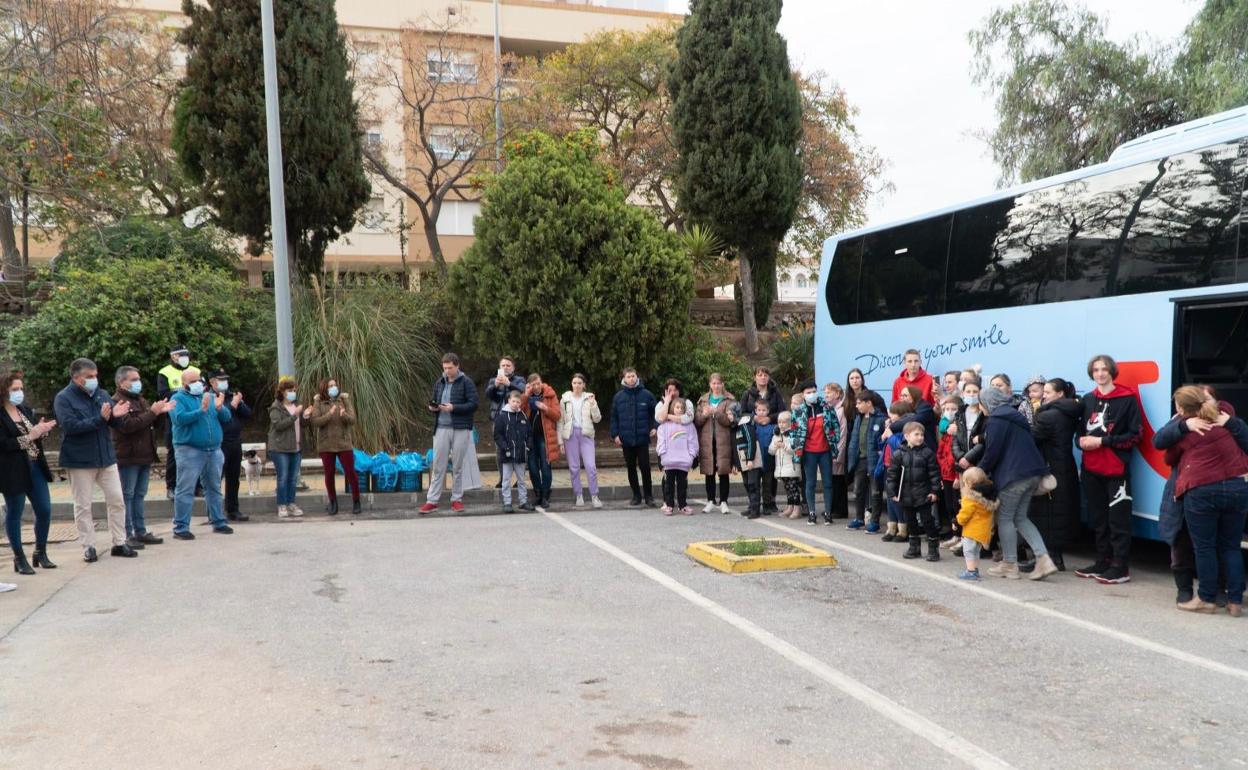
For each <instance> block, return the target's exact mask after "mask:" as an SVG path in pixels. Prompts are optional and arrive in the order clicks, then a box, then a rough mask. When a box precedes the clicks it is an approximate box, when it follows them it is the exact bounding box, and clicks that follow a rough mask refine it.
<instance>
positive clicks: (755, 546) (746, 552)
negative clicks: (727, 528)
mask: <svg viewBox="0 0 1248 770" xmlns="http://www.w3.org/2000/svg"><path fill="white" fill-rule="evenodd" d="M732 552H733V553H735V554H736V555H737V556H762V555H763V554H765V553H767V540H766V539H765V538H761V537H760V538H758V539H757V540H746V539H745V538H744V537H743V536H740V535H738V536H737V539H736V540H735V541H733V544H732Z"/></svg>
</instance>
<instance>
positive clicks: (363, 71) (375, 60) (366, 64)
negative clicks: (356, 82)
mask: <svg viewBox="0 0 1248 770" xmlns="http://www.w3.org/2000/svg"><path fill="white" fill-rule="evenodd" d="M380 70H381V48H380V47H379V46H378V45H377V44H376V43H371V42H367V41H362V40H357V41H355V73H356V75H357V76H359V77H361V78H371V77H376V76H377V75H379V74H380Z"/></svg>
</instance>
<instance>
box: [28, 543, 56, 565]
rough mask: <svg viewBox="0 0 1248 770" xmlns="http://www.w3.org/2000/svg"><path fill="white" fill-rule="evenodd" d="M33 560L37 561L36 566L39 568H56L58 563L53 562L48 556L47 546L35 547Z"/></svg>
mask: <svg viewBox="0 0 1248 770" xmlns="http://www.w3.org/2000/svg"><path fill="white" fill-rule="evenodd" d="M33 560H34V562H35V566H36V567H38V568H39V569H56V565H55V564H53V563H52V560H51V559H49V558H48V551H47V547H46V546H45V547H42V548H35V555H34V557H33Z"/></svg>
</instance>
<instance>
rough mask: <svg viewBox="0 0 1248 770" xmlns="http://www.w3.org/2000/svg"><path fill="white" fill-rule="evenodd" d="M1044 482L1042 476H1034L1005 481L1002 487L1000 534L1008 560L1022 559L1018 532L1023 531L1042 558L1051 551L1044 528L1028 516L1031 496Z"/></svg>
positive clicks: (1004, 554)
mask: <svg viewBox="0 0 1248 770" xmlns="http://www.w3.org/2000/svg"><path fill="white" fill-rule="evenodd" d="M1038 486H1040V477H1039V476H1032V477H1031V478H1027V479H1018V480H1017V481H1011V482H1010V483H1009V484H1006V485H1005V489H1002V490H1001V494H1000V501H1001V505H1000V507H998V508H997V536H998V537H999V538H1000V539H1001V555H1002V557H1003V558H1004V559H1005V561H1006V563H1007V564H1014V563H1015V562H1017V561H1018V536H1019V535H1022V536H1023V539H1024V540H1026V541H1027V545H1029V546H1031V550H1032V553H1034V554H1035V555H1036V558H1037V559H1039V558H1040V557H1041V556H1044V555H1045V554H1047V553H1048V552H1049V551H1048V549H1047V548H1045V546H1044V538H1043V537H1041V536H1040V530H1038V529H1036V525H1035V524H1032V523H1031V519H1029V518H1027V511H1028V510H1029V509H1030V508H1031V498H1032V496H1033V495H1034V494H1035V491H1036V487H1038Z"/></svg>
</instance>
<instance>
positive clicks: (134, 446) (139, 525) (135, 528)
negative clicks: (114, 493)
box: [113, 366, 173, 550]
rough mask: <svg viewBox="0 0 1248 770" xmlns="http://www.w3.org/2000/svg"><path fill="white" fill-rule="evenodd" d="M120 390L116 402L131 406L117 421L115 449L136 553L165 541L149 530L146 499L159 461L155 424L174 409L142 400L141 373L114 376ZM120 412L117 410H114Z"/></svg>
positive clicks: (128, 534) (126, 368)
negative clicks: (154, 467) (153, 429)
mask: <svg viewBox="0 0 1248 770" xmlns="http://www.w3.org/2000/svg"><path fill="white" fill-rule="evenodd" d="M114 379H115V381H116V383H117V390H116V392H114V393H113V403H114V404H116V405H118V406H119V405H121V404H122V403H128V404H129V405H130V408H129V410H128V412H129V413H128V414H126V415H125V416H124V417H120V418H118V419H117V422H118V425H117V427H115V428H113V448H114V449H115V450H116V452H117V472H118V474H119V475H120V476H121V494H122V498H123V499H124V500H125V501H126V544H127V545H129V546H130V547H131V548H134V549H135V550H142V549H144V548H146V547H147V546H149V545H159V544H160V543H162V542H164V541H163V539H162V538H159V537H156V535H154V534H152V533H151V532H148V531H147V523H146V521H145V519H144V518H143V503H144V500H145V499H146V497H147V479H148V475H149V474H150V472H151V470H152V464H153V463H155V462H156V435H155V433H153V431H152V424H153V423H155V422H156V419H157V418H158V417H160V416H161V415H162V414H165V413H166V412H168V411H169V410H170V409H172V408H173V404H172V403H170V402H168V401H157V402H156V403H154V404H149V403H148V402H147V399H145V398H143V396H142V393H143V380H142V379H141V378H140V377H139V370H138V369H135V368H134V367H133V366H123V367H121V368H119V369H118V370H117V374H116V376H115V377H114ZM113 411H114V412H116V411H117V407H116V406H114V407H113Z"/></svg>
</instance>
